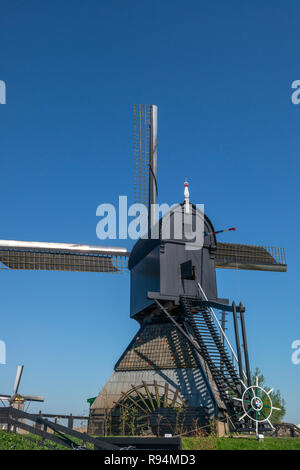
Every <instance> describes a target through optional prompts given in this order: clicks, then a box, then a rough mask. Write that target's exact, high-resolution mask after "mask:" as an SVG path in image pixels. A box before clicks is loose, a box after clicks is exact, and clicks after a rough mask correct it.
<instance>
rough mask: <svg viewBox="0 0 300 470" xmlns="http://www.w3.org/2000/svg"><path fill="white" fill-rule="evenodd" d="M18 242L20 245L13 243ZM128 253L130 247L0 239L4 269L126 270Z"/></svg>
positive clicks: (0, 266)
mask: <svg viewBox="0 0 300 470" xmlns="http://www.w3.org/2000/svg"><path fill="white" fill-rule="evenodd" d="M14 243H15V244H16V245H18V244H19V245H20V246H13V245H14ZM1 244H2V246H1ZM5 245H8V246H5ZM9 245H11V246H9ZM47 245H49V246H48V247H47ZM128 256H129V253H128V252H127V251H126V249H124V250H122V249H120V250H119V251H118V249H114V248H106V247H93V246H88V245H69V244H64V243H62V244H59V243H49V244H47V243H43V242H41V243H39V242H36V243H35V242H13V241H7V242H5V241H0V270H3V269H14V270H35V271H40V270H47V271H77V272H106V273H108V272H110V273H111V272H123V271H124V269H126V268H127V262H128Z"/></svg>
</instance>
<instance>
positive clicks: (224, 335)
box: [197, 281, 247, 382]
mask: <svg viewBox="0 0 300 470" xmlns="http://www.w3.org/2000/svg"><path fill="white" fill-rule="evenodd" d="M197 286H198V289H199V293H200V296H201V297H202V299H203V300H206V301H208V298H207V296H206V294H205V292H204V290H203V288H202V286H201V284H200V282H198V281H197ZM208 310H209V312H210V315H211V319H212V320H213V321H214V322H215V324H216V325H217V327H218V329H219V331H220V334H221V337H222V338H223V339H224V341H225V342H226V344H227V346H228V347H229V349H230V351H231V353H232V359H233V364H234V366H236V368H237V370H239V360H238V358H237V355H236V354H235V351H234V349H233V347H232V346H231V343H230V341H229V339H228V338H227V336H226V333H225V331H224V330H223V328H222V325H221V323H220V322H219V320H218V317H217V316H216V314H215V312H214V310H213V308H212V307H208ZM242 371H243V377H244V379H245V380H246V382H247V375H246V372H245V370H244V369H242Z"/></svg>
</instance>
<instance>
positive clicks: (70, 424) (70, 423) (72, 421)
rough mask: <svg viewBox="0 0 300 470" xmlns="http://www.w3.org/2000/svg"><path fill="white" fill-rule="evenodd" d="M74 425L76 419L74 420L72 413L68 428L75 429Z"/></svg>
mask: <svg viewBox="0 0 300 470" xmlns="http://www.w3.org/2000/svg"><path fill="white" fill-rule="evenodd" d="M73 424H74V419H73V416H72V413H70V416H69V418H68V428H71V429H73Z"/></svg>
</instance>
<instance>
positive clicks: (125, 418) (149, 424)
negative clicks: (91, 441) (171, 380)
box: [116, 381, 186, 435]
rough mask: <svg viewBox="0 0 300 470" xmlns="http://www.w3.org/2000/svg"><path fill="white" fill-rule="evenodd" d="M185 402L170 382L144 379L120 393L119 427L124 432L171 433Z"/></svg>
mask: <svg viewBox="0 0 300 470" xmlns="http://www.w3.org/2000/svg"><path fill="white" fill-rule="evenodd" d="M185 406H186V402H185V401H184V400H183V399H182V398H181V397H180V395H179V393H178V390H176V391H174V390H173V389H170V388H169V384H168V383H167V382H165V384H164V385H161V384H158V383H157V382H156V381H154V382H153V383H151V384H149V383H146V382H143V383H142V384H141V385H139V386H133V385H132V388H131V389H130V390H129V391H128V392H127V393H123V395H122V398H120V399H119V401H118V402H117V403H116V407H119V410H120V427H121V429H123V432H124V433H130V434H132V435H133V434H137V435H140V434H142V435H146V434H155V435H163V434H165V433H173V431H174V425H175V423H176V420H177V417H178V414H179V413H180V411H181V410H182V409H183V408H184V407H185Z"/></svg>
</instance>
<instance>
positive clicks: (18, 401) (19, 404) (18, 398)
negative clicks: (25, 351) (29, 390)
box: [0, 366, 44, 411]
mask: <svg viewBox="0 0 300 470" xmlns="http://www.w3.org/2000/svg"><path fill="white" fill-rule="evenodd" d="M23 369H24V366H18V368H17V374H16V378H15V382H14V387H13V393H12V395H3V394H2V395H0V401H2V402H6V401H7V402H9V406H12V407H13V408H17V409H18V410H21V411H24V404H25V402H26V401H28V402H31V401H39V402H41V401H44V397H41V396H35V395H22V394H20V393H19V387H20V382H21V377H22V373H23Z"/></svg>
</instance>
